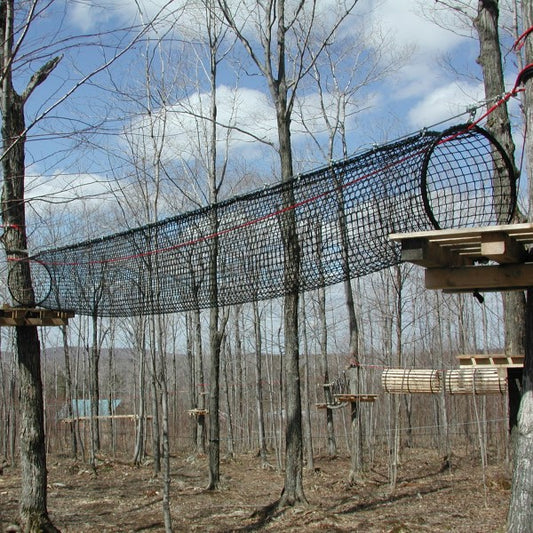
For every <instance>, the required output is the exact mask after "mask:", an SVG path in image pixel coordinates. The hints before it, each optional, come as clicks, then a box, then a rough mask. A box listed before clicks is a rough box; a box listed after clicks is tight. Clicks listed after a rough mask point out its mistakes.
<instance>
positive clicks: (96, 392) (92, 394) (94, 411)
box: [89, 314, 100, 468]
mask: <svg viewBox="0 0 533 533" xmlns="http://www.w3.org/2000/svg"><path fill="white" fill-rule="evenodd" d="M92 326H93V328H92V332H93V337H92V346H91V350H90V352H89V398H90V413H89V415H90V433H91V455H90V463H91V466H92V467H93V468H96V452H97V451H99V450H100V425H99V423H98V418H97V417H98V415H99V402H100V388H99V386H98V374H99V370H98V367H99V362H100V347H99V346H98V317H97V316H96V314H95V315H93V317H92Z"/></svg>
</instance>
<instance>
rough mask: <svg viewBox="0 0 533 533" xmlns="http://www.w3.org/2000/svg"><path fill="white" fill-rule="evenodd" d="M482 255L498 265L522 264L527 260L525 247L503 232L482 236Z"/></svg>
mask: <svg viewBox="0 0 533 533" xmlns="http://www.w3.org/2000/svg"><path fill="white" fill-rule="evenodd" d="M481 255H482V256H483V257H486V258H488V259H492V260H493V261H496V262H498V263H521V262H522V261H525V260H526V258H527V252H526V249H525V248H524V246H523V245H522V244H521V243H519V242H517V241H515V240H514V239H513V238H511V237H510V236H509V235H507V234H505V233H503V232H496V233H487V234H485V235H482V236H481Z"/></svg>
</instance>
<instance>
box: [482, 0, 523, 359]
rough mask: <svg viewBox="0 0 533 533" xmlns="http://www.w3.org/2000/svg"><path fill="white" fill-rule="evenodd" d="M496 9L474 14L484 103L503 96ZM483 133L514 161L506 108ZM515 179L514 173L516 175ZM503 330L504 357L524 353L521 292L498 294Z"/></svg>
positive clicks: (487, 6) (488, 3)
mask: <svg viewBox="0 0 533 533" xmlns="http://www.w3.org/2000/svg"><path fill="white" fill-rule="evenodd" d="M498 19H499V9H498V1H497V0H479V2H478V14H477V17H476V18H475V19H474V26H475V28H476V31H477V33H478V36H479V57H478V63H479V65H480V66H481V69H482V71H483V83H484V87H485V98H486V99H487V100H488V101H492V100H493V99H496V98H499V97H501V95H502V94H504V92H505V79H504V75H503V65H502V55H501V47H500V38H499V32H498ZM486 129H487V130H488V131H489V132H490V133H492V134H493V135H494V137H495V138H496V139H497V140H498V141H499V142H500V144H501V145H502V146H503V147H504V149H505V151H506V152H507V155H508V156H509V158H510V159H511V160H513V158H514V151H515V145H514V141H513V137H512V135H511V122H510V120H509V114H508V111H507V106H506V105H501V106H498V107H497V108H495V109H494V110H493V111H492V113H490V114H489V116H488V117H487V125H486ZM495 173H496V176H495V185H494V187H495V189H496V190H498V189H502V188H504V187H505V188H506V189H508V187H507V185H506V184H505V183H500V181H499V178H498V172H497V169H496V172H495ZM517 175H518V173H517ZM498 218H499V220H498V222H499V223H500V224H505V223H507V213H503V214H499V216H498ZM522 218H523V217H522V215H520V213H518V212H517V213H516V214H515V218H514V221H515V222H519V221H521V220H522ZM502 298H503V309H504V327H505V353H507V354H511V355H517V354H523V353H524V336H525V331H524V315H525V298H524V293H523V292H522V291H511V292H504V293H502Z"/></svg>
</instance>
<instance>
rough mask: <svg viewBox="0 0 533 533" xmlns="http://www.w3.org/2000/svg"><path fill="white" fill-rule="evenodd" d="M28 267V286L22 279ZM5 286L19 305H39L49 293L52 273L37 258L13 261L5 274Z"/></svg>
mask: <svg viewBox="0 0 533 533" xmlns="http://www.w3.org/2000/svg"><path fill="white" fill-rule="evenodd" d="M26 269H29V271H30V276H31V286H30V287H29V288H28V287H27V286H25V285H24V283H23V282H22V280H24V279H25V277H26V276H27V272H25V270H26ZM7 287H8V289H9V293H10V294H11V296H12V298H13V300H15V302H17V303H18V304H20V305H28V306H30V305H31V306H33V305H40V304H42V303H43V302H44V301H45V300H46V299H47V298H48V296H49V295H50V292H51V290H52V275H51V274H50V270H49V269H48V267H47V266H46V265H45V264H44V263H42V262H41V261H37V260H34V259H32V260H29V261H28V260H24V261H13V262H12V263H11V264H10V267H9V273H8V275H7Z"/></svg>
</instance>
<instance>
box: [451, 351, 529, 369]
mask: <svg viewBox="0 0 533 533" xmlns="http://www.w3.org/2000/svg"><path fill="white" fill-rule="evenodd" d="M457 359H458V360H459V367H461V368H470V367H487V366H488V367H498V368H523V366H524V356H523V355H506V354H471V355H467V354H464V355H458V356H457Z"/></svg>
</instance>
